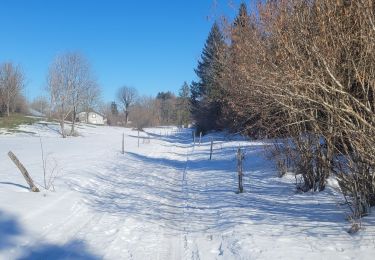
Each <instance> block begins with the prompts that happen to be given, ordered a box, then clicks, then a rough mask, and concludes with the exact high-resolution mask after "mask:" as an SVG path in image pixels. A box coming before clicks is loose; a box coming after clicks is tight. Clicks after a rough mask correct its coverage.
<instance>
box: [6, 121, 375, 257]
mask: <svg viewBox="0 0 375 260" xmlns="http://www.w3.org/2000/svg"><path fill="white" fill-rule="evenodd" d="M56 129H57V126H56V125H51V124H48V125H47V124H35V125H33V126H25V127H22V128H21V129H20V130H22V131H23V132H22V131H21V132H19V133H12V134H2V135H0V259H374V255H375V228H374V224H375V218H374V217H373V216H374V215H372V216H369V217H366V218H365V219H364V223H363V225H364V230H363V231H361V232H359V233H358V234H356V235H349V234H348V233H347V232H346V231H347V230H348V227H349V226H350V225H349V223H348V222H347V221H346V220H345V210H346V209H345V208H344V206H340V203H341V202H342V198H341V197H340V195H339V194H337V193H336V192H335V191H334V189H332V188H328V189H326V191H324V192H322V193H315V194H314V193H308V194H297V193H295V192H294V186H293V185H294V184H293V183H294V178H293V177H291V176H289V177H286V178H282V179H279V178H277V177H275V176H276V173H275V170H274V168H273V166H272V163H271V162H269V161H267V160H266V159H265V158H264V156H263V153H264V152H263V147H264V145H266V144H264V143H262V142H251V141H241V140H239V139H237V141H235V140H233V141H230V140H227V139H226V138H224V135H219V134H216V135H209V136H206V137H204V138H203V142H202V144H201V145H200V146H198V145H196V146H195V147H194V146H193V145H192V143H191V142H192V138H191V130H183V131H178V130H177V129H176V128H155V129H147V133H148V134H146V133H141V136H145V135H148V136H149V137H150V142H149V143H147V142H146V143H143V142H142V141H141V142H140V145H139V147H138V144H137V132H136V131H132V130H131V129H123V128H115V127H93V126H83V125H82V126H79V128H78V131H79V132H80V133H81V135H82V136H80V137H76V138H67V139H62V138H60V137H59V135H58V133H57V132H56ZM30 132H34V133H37V134H34V135H33V134H31V133H30ZM122 133H125V154H121V139H122ZM39 136H41V137H39ZM211 137H212V138H213V139H214V140H215V144H214V154H213V159H212V161H210V160H209V146H210V145H209V140H210V138H211ZM40 141H42V144H43V150H44V156H45V157H46V158H47V159H46V161H47V172H50V171H52V169H54V170H55V171H54V172H55V173H58V177H57V178H56V180H55V182H54V186H55V188H56V191H55V192H51V191H44V190H42V191H41V192H40V193H31V192H29V191H28V190H27V188H26V187H25V186H26V184H25V181H24V179H23V178H22V176H21V174H20V173H19V172H18V170H17V169H16V167H15V166H14V165H13V163H12V162H11V161H10V159H9V158H8V157H7V152H8V151H9V150H11V151H13V152H14V153H15V154H16V155H17V156H18V157H19V159H20V160H21V161H22V162H23V164H24V165H25V167H26V168H27V169H28V170H29V172H30V174H31V176H32V177H33V178H34V181H35V182H37V183H38V184H40V185H43V170H42V169H43V167H42V165H43V164H42V159H41V148H40V147H41V143H40ZM239 145H241V146H243V147H245V149H246V161H245V170H246V176H245V193H243V194H236V193H235V191H236V185H237V182H236V172H235V171H236V160H235V151H236V149H237V147H238V146H239Z"/></svg>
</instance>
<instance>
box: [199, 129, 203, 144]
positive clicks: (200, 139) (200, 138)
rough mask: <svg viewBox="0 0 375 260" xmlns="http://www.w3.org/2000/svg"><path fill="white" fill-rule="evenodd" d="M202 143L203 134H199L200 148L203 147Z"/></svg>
mask: <svg viewBox="0 0 375 260" xmlns="http://www.w3.org/2000/svg"><path fill="white" fill-rule="evenodd" d="M201 141H202V132H200V133H199V146H201Z"/></svg>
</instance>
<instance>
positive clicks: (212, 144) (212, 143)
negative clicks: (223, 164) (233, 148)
mask: <svg viewBox="0 0 375 260" xmlns="http://www.w3.org/2000/svg"><path fill="white" fill-rule="evenodd" d="M213 146H214V140H213V139H212V137H211V148H210V161H211V159H212V147H213Z"/></svg>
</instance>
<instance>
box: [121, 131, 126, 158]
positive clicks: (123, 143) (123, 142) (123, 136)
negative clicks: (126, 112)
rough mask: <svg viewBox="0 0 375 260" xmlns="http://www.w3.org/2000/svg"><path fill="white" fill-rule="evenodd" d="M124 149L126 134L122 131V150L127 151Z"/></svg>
mask: <svg viewBox="0 0 375 260" xmlns="http://www.w3.org/2000/svg"><path fill="white" fill-rule="evenodd" d="M124 149H125V134H124V133H122V150H121V152H122V154H124V153H125V150H124Z"/></svg>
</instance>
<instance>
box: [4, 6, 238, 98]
mask: <svg viewBox="0 0 375 260" xmlns="http://www.w3.org/2000/svg"><path fill="white" fill-rule="evenodd" d="M232 2H235V3H236V4H235V6H236V7H238V5H239V2H240V1H232ZM0 10H1V15H0V36H1V40H0V62H4V61H12V62H14V63H16V64H20V65H21V66H22V68H23V70H24V72H25V74H26V77H27V85H26V89H25V94H26V96H27V98H28V99H32V98H34V97H36V96H38V95H41V94H43V88H44V87H45V85H46V80H45V79H46V74H47V71H48V66H49V64H50V63H51V61H52V60H53V58H54V57H55V56H56V55H57V54H59V53H62V52H65V51H78V52H81V53H83V54H84V55H85V56H86V57H87V58H88V59H89V61H90V63H91V65H92V68H93V71H94V73H95V75H96V77H97V78H98V82H99V84H100V86H101V87H102V90H103V99H104V100H105V101H111V100H114V99H115V94H116V91H117V89H118V88H119V87H120V86H122V85H128V86H132V87H135V88H137V89H138V91H139V92H140V94H145V95H156V93H157V92H159V91H167V90H171V91H174V92H175V93H177V91H178V89H179V87H180V86H181V85H182V83H183V82H184V81H188V82H190V81H191V80H194V79H195V73H194V68H195V67H196V64H197V61H198V59H199V57H200V54H201V51H202V48H203V45H204V42H205V39H206V37H207V34H208V32H209V30H210V27H211V25H212V23H213V21H214V20H215V18H218V17H219V16H221V15H223V14H227V15H233V14H235V13H236V12H237V10H234V9H232V7H230V4H229V1H228V0H221V1H213V0H189V1H182V0H169V1H167V0H144V1H136V0H86V1H85V0H23V1H22V0H0Z"/></svg>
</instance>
